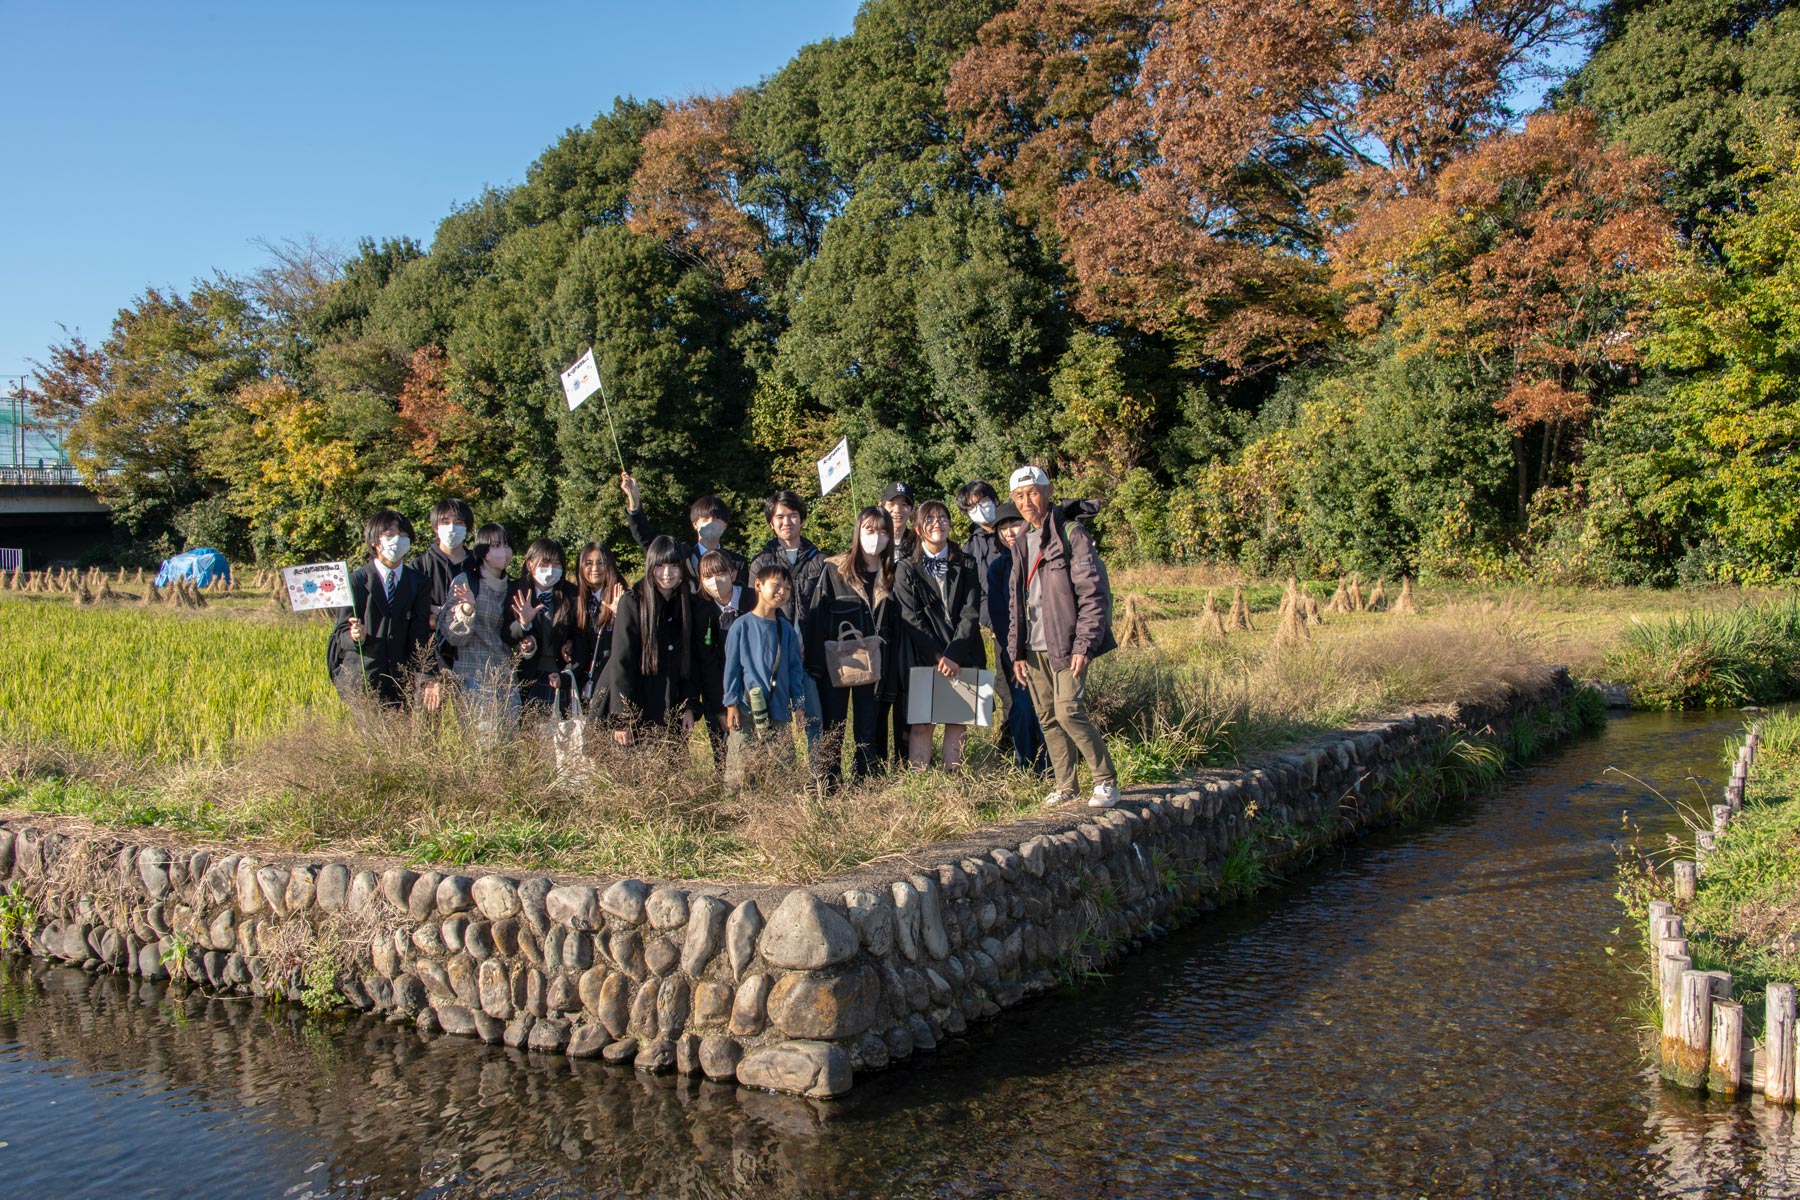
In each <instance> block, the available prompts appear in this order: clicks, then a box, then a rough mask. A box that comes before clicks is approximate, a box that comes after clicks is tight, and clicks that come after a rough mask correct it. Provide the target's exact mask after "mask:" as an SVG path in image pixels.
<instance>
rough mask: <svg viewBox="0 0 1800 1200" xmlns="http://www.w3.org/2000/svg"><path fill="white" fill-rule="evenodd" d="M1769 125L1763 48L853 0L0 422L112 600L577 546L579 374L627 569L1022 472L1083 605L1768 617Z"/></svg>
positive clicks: (1485, 7)
mask: <svg viewBox="0 0 1800 1200" xmlns="http://www.w3.org/2000/svg"><path fill="white" fill-rule="evenodd" d="M1577 60H1578V61H1579V62H1580V64H1581V65H1580V66H1579V67H1578V68H1576V69H1574V70H1572V71H1568V70H1561V69H1560V68H1559V64H1565V63H1568V62H1570V61H1577ZM1552 76H1555V84H1554V86H1553V87H1551V88H1550V90H1549V91H1548V93H1547V94H1545V96H1544V99H1543V100H1542V102H1541V103H1540V104H1537V105H1535V107H1534V110H1533V111H1531V112H1529V113H1527V112H1522V111H1519V107H1518V106H1519V105H1520V103H1521V99H1520V98H1521V97H1522V96H1524V95H1532V94H1535V92H1534V91H1533V89H1534V87H1535V86H1536V84H1537V83H1539V82H1541V81H1543V80H1545V79H1546V78H1550V77H1552ZM1797 110H1800V14H1796V13H1795V12H1794V11H1793V10H1792V9H1790V8H1789V7H1788V6H1787V5H1786V4H1784V3H1774V2H1751V0H1618V2H1615V3H1609V4H1605V5H1602V6H1600V7H1598V8H1593V7H1584V6H1582V5H1581V4H1578V3H1571V2H1569V0H1480V2H1476V0H1431V2H1427V0H1382V2H1377V0H1255V2H1254V3H1252V2H1250V0H1214V2H1213V3H1208V4H1204V5H1202V4H1198V3H1195V2H1194V0H1018V2H1017V3H1001V2H999V0H933V2H926V0H868V2H867V3H865V4H864V6H863V8H862V9H861V11H860V12H859V13H858V15H857V18H856V22H855V26H854V29H853V32H852V33H850V34H849V35H848V36H845V37H842V38H832V39H826V40H823V41H819V42H815V43H812V44H809V45H807V46H804V47H802V48H801V49H800V50H799V52H798V53H796V54H795V56H794V57H793V59H792V60H791V61H790V62H788V63H787V64H786V65H785V66H784V67H783V68H782V69H781V70H779V71H777V72H776V73H775V74H773V75H772V76H770V77H768V78H767V79H765V80H763V81H761V82H760V83H758V84H756V85H755V86H750V87H745V88H742V89H740V90H738V91H736V92H733V93H731V94H728V95H699V96H690V97H684V98H674V99H667V100H637V99H631V98H622V99H619V100H616V101H614V103H613V104H612V106H611V108H610V109H609V110H607V111H605V112H604V113H602V114H601V115H600V116H598V117H597V118H596V119H595V120H594V121H593V122H592V123H591V124H590V125H588V126H586V127H585V128H572V129H569V130H568V131H566V132H565V133H564V134H563V135H562V136H561V137H560V138H558V139H557V140H556V142H555V143H554V144H552V145H551V146H550V147H549V148H548V149H546V150H545V151H544V152H543V153H542V154H541V155H540V156H539V157H538V159H537V160H536V161H535V162H533V163H532V164H531V165H530V167H529V168H528V169H527V171H526V172H525V176H524V179H523V181H522V182H520V183H518V184H517V185H515V186H511V187H507V188H504V189H494V190H490V191H487V192H486V193H484V194H483V195H481V196H480V197H478V198H476V199H474V200H472V201H470V202H469V203H467V204H465V205H462V206H460V207H458V208H457V209H456V210H455V211H453V212H451V213H450V214H449V215H448V216H446V217H445V218H444V220H443V221H442V222H441V223H440V224H439V226H438V228H437V231H436V234H435V236H434V237H433V238H432V240H431V242H430V244H429V246H424V245H420V244H418V243H416V242H414V241H413V240H411V239H409V238H392V239H386V240H373V239H371V240H366V241H364V242H363V243H362V244H361V245H360V246H359V247H358V248H357V250H356V251H355V253H354V254H350V255H348V256H347V257H343V258H339V257H338V256H336V255H334V254H333V253H332V252H330V251H329V250H327V249H325V248H322V247H319V246H317V245H314V244H310V243H308V244H295V243H288V244H284V245H281V246H277V247H273V248H272V250H273V253H272V261H271V264H270V265H269V266H268V267H267V268H266V269H264V270H262V271H259V272H256V273H254V274H251V275H249V276H244V277H233V276H225V275H215V276H212V277H209V278H204V279H201V280H199V281H197V282H195V283H194V284H193V285H192V286H191V287H190V288H188V289H187V290H185V291H177V290H171V289H162V288H157V289H151V290H148V291H146V292H145V293H144V294H143V295H141V296H139V297H137V298H135V299H134V300H132V302H131V303H129V304H128V305H126V306H125V307H123V308H122V309H120V311H119V314H118V317H117V318H116V320H115V321H114V323H113V325H112V327H111V330H110V331H109V333H108V335H107V336H106V337H105V339H104V340H103V341H101V342H99V343H98V344H89V343H88V342H86V341H84V340H83V339H81V338H80V337H70V338H68V339H67V340H66V341H64V342H63V343H62V344H60V345H57V346H54V347H52V348H50V350H49V351H48V353H47V355H46V357H45V359H44V361H43V362H42V363H41V364H39V366H38V370H37V371H36V373H35V376H34V379H33V381H32V385H31V388H30V397H29V398H30V400H31V402H32V403H33V404H34V405H35V406H36V407H37V409H38V410H39V412H40V413H41V414H42V415H44V416H46V417H48V418H50V419H52V420H54V421H56V422H58V423H59V424H60V425H61V426H62V427H63V429H64V431H65V444H66V446H67V448H68V450H69V452H70V454H71V456H72V458H73V459H74V460H75V462H76V463H77V464H78V465H79V466H80V467H81V468H82V470H83V471H84V472H85V473H86V474H87V477H88V479H89V480H90V482H91V483H92V484H93V486H95V487H96V488H97V490H99V491H100V492H102V494H103V495H104V496H105V497H106V498H107V499H108V500H109V501H110V502H111V504H112V505H113V508H114V511H115V513H116V514H117V517H118V521H119V529H120V535H119V545H118V546H117V547H115V549H114V554H115V556H117V557H120V558H127V559H128V558H129V557H131V556H133V555H136V556H141V557H156V556H160V555H161V554H164V553H166V552H168V551H169V550H172V549H175V548H179V547H180V546H182V545H210V546H214V547H217V548H219V549H222V550H225V551H226V552H227V553H229V554H231V555H232V556H233V557H234V558H237V559H240V560H244V559H250V558H254V559H256V560H258V561H269V562H273V561H282V562H293V561H304V560H309V559H316V558H321V557H335V556H337V555H340V554H342V553H343V552H345V550H346V549H347V548H349V547H351V546H353V545H354V544H355V543H356V539H357V530H358V528H359V524H360V521H361V518H362V516H363V515H366V513H367V512H368V511H370V510H371V509H374V508H379V507H384V506H394V507H398V508H401V509H403V510H406V511H410V512H420V513H422V512H424V511H425V510H426V509H427V508H428V507H429V506H430V505H431V503H432V502H433V501H434V500H435V499H436V498H438V497H440V496H443V495H454V496H460V497H464V498H466V499H468V500H469V501H470V502H471V503H472V504H473V505H474V506H475V508H476V510H477V512H478V513H479V514H480V516H481V518H482V519H483V520H499V521H503V522H505V523H506V524H508V525H509V526H512V527H514V528H520V529H530V530H547V531H549V532H551V533H553V534H557V535H560V536H562V537H564V538H565V540H567V539H573V540H576V541H581V540H586V539H589V538H601V539H612V540H615V541H619V539H617V538H616V535H617V534H618V533H620V532H621V531H622V528H623V524H624V515H623V511H622V508H621V506H620V503H619V499H618V490H617V487H616V486H615V485H614V482H613V481H614V480H615V479H616V477H617V464H616V463H615V462H614V460H613V449H612V443H611V440H610V437H609V435H608V433H607V429H606V419H605V414H604V412H603V411H602V408H601V406H599V405H596V404H594V403H592V402H590V403H589V404H587V405H586V406H584V407H582V408H580V409H577V410H575V411H574V412H568V411H567V410H566V409H565V406H564V404H563V401H562V397H561V395H560V391H559V388H558V383H557V375H558V371H559V370H560V369H561V368H562V367H564V366H566V365H567V364H568V363H569V362H571V361H573V360H574V359H575V357H576V356H577V355H578V354H579V353H580V352H581V350H582V349H583V348H584V347H586V346H588V345H592V346H593V347H594V350H595V353H596V357H597V360H598V362H599V365H600V368H601V371H602V374H603V377H604V379H605V381H606V384H607V388H608V392H609V396H610V399H611V401H612V404H613V407H614V411H615V413H616V416H617V419H618V426H619V433H620V437H621V440H622V441H623V442H624V443H625V448H626V454H627V457H628V460H629V465H630V467H631V469H632V471H633V472H634V473H635V474H636V475H637V477H638V478H639V479H640V480H641V481H642V482H643V485H644V493H645V496H646V498H647V501H648V503H649V504H650V505H651V507H652V509H653V514H654V516H655V518H656V519H657V520H658V521H661V522H662V523H663V524H665V525H668V526H669V527H676V526H678V525H679V523H680V522H679V517H680V513H681V511H682V510H681V506H682V505H684V504H685V503H686V501H687V499H689V498H690V497H691V496H693V495H695V494H698V493H700V492H703V491H716V492H718V493H719V494H720V495H722V496H724V497H725V498H726V499H727V500H728V501H730V502H732V503H733V504H734V505H736V506H737V507H739V508H740V509H743V508H747V507H748V506H749V505H750V503H751V502H752V501H753V499H756V498H760V497H762V496H764V495H767V494H768V493H769V492H770V491H771V490H773V489H774V488H777V487H794V488H797V489H800V490H803V491H810V490H816V477H815V475H814V465H813V464H814V460H815V459H816V458H818V457H819V456H820V455H822V454H824V453H825V451H826V450H828V449H829V448H830V447H831V446H832V445H833V444H835V443H836V441H837V440H838V438H840V437H843V436H848V437H849V439H850V444H851V446H852V448H853V452H854V471H853V474H852V483H851V484H850V485H847V486H846V487H845V488H843V489H840V492H838V493H834V494H833V496H831V497H830V498H828V499H827V501H826V502H824V503H821V504H819V505H818V506H817V507H816V508H815V510H814V512H813V514H812V515H811V517H810V518H809V528H812V529H815V530H816V531H817V532H819V533H820V534H821V535H822V537H823V538H824V540H825V541H826V542H827V543H828V544H833V545H835V544H838V543H839V542H841V541H842V540H843V536H844V531H845V530H847V528H848V526H849V523H850V516H851V514H852V513H853V511H854V507H855V505H857V504H859V503H867V502H869V501H870V500H872V499H873V492H872V491H870V489H871V488H878V487H880V486H881V484H882V483H883V482H885V481H887V480H891V479H904V480H906V481H908V482H910V483H911V484H913V486H914V487H915V488H918V489H920V494H921V495H931V494H936V495H941V496H947V495H950V494H952V493H953V492H954V490H955V489H956V487H957V486H958V485H960V484H961V483H963V482H965V481H967V480H969V479H977V478H984V479H988V480H994V479H998V478H1001V477H1003V476H1004V475H1005V474H1006V473H1007V472H1008V471H1009V470H1010V469H1011V468H1012V467H1013V466H1015V465H1017V464H1018V463H1019V462H1022V461H1036V462H1042V463H1044V464H1046V465H1048V466H1051V467H1053V468H1054V470H1055V473H1056V477H1057V481H1058V490H1059V492H1060V493H1062V494H1067V495H1077V494H1079V495H1094V496H1103V497H1106V498H1107V499H1108V501H1109V503H1108V505H1107V507H1106V509H1105V511H1104V512H1103V513H1102V515H1101V517H1100V518H1098V520H1097V522H1096V529H1097V532H1098V533H1099V535H1100V536H1101V538H1102V540H1103V544H1104V546H1105V549H1106V552H1107V553H1108V555H1109V556H1111V557H1114V558H1115V559H1118V560H1121V561H1122V560H1139V561H1182V562H1185V561H1201V560H1205V561H1228V562H1234V563H1238V564H1241V565H1243V566H1244V567H1246V568H1248V569H1251V570H1254V571H1257V572H1274V571H1283V570H1295V571H1300V572H1303V573H1324V574H1332V573H1339V572H1346V571H1352V570H1357V571H1363V572H1367V573H1384V572H1385V573H1389V574H1394V573H1399V572H1402V571H1405V572H1410V573H1417V574H1422V575H1426V576H1437V577H1448V578H1483V579H1491V578H1503V577H1516V578H1537V579H1543V580H1551V581H1557V582H1570V583H1652V584H1658V585H1668V584H1673V583H1677V582H1684V583H1697V582H1702V581H1708V580H1717V581H1729V580H1740V581H1756V582H1762V581H1768V580H1772V579H1778V578H1787V577H1792V576H1794V575H1796V574H1800V557H1797V556H1800V505H1796V504H1795V503H1794V502H1793V501H1794V497H1795V495H1796V493H1800V454H1797V453H1796V450H1797V447H1800V126H1797V125H1796V112H1797ZM859 488H860V489H861V490H859ZM865 492H868V493H869V494H864V493H865ZM620 544H623V543H622V542H621V543H620Z"/></svg>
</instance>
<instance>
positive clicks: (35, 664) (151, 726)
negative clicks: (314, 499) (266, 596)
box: [0, 597, 341, 762]
mask: <svg viewBox="0 0 1800 1200" xmlns="http://www.w3.org/2000/svg"><path fill="white" fill-rule="evenodd" d="M329 628H330V625H329V624H328V623H326V622H324V621H322V620H319V619H316V618H315V619H306V618H302V617H297V616H294V615H291V614H284V613H275V612H271V611H267V609H266V608H264V609H263V610H262V611H258V610H257V608H256V607H255V606H253V605H251V604H249V603H247V602H238V603H235V604H233V603H229V602H221V601H216V600H215V601H213V602H212V603H211V604H210V605H209V607H207V608H206V609H202V610H197V611H194V610H171V609H166V608H161V607H158V608H138V607H135V606H130V605H97V606H82V607H77V606H75V605H73V604H72V603H70V602H68V601H67V600H65V599H63V598H60V597H42V598H39V597H20V598H17V599H8V600H4V601H0V662H4V664H5V669H4V670H3V671H0V741H9V742H33V743H41V744H48V745H51V746H55V747H58V748H62V749H66V750H71V751H75V752H78V753H84V754H118V755H129V756H138V757H142V758H145V759H150V760H154V761H157V762H176V761H180V760H183V759H220V758H223V757H228V756H233V755H237V754H240V753H244V752H246V751H248V750H249V749H250V748H251V747H253V746H255V745H256V744H257V743H258V742H260V741H262V740H264V739H266V738H267V737H268V736H269V735H271V734H274V733H278V732H281V731H283V730H286V729H290V728H293V727H294V726H295V725H296V724H298V723H300V722H301V721H303V720H305V719H306V718H308V717H310V716H314V715H318V714H324V713H329V712H332V711H334V710H338V709H340V708H341V705H340V703H339V701H338V698H337V693H336V692H335V691H333V690H332V687H331V684H330V681H329V680H327V679H326V677H325V640H326V635H327V631H328V630H329Z"/></svg>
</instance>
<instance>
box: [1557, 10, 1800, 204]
mask: <svg viewBox="0 0 1800 1200" xmlns="http://www.w3.org/2000/svg"><path fill="white" fill-rule="evenodd" d="M1599 27H1600V31H1601V40H1600V44H1599V46H1598V47H1597V48H1596V49H1595V51H1594V54H1593V57H1592V58H1590V59H1589V60H1588V62H1587V63H1586V65H1584V66H1583V67H1582V68H1581V70H1580V71H1579V72H1577V73H1576V75H1575V76H1574V78H1573V79H1571V80H1570V82H1569V84H1568V85H1567V87H1566V88H1564V89H1563V99H1564V101H1565V102H1573V103H1579V104H1584V105H1586V106H1588V107H1589V108H1591V109H1593V110H1594V111H1595V112H1596V113H1598V114H1600V116H1601V119H1602V123H1603V130H1604V132H1606V133H1607V134H1608V135H1609V136H1614V137H1618V138H1622V139H1623V140H1624V142H1625V144H1626V145H1628V146H1629V147H1630V148H1631V149H1632V150H1633V151H1634V152H1637V153H1640V154H1642V153H1648V154H1654V155H1656V156H1658V157H1659V158H1661V159H1663V160H1664V161H1665V162H1667V163H1669V164H1670V169H1671V176H1670V179H1669V183H1668V192H1667V202H1668V204H1669V207H1670V208H1671V209H1673V210H1674V211H1675V212H1676V213H1678V214H1679V215H1680V217H1681V219H1682V221H1683V223H1684V225H1685V227H1686V228H1687V229H1688V230H1689V231H1690V232H1699V233H1700V234H1701V235H1702V236H1705V230H1706V228H1707V227H1708V226H1710V224H1711V223H1712V221H1713V220H1714V219H1715V218H1716V216H1717V215H1718V214H1720V213H1723V212H1726V211H1728V210H1731V209H1734V208H1736V207H1738V205H1739V204H1740V202H1741V199H1742V187H1743V181H1742V179H1741V178H1740V172H1741V171H1742V169H1743V167H1744V166H1745V165H1746V164H1745V159H1744V157H1743V149H1744V148H1743V144H1742V137H1741V135H1742V133H1743V132H1744V131H1745V129H1746V128H1747V127H1748V123H1749V122H1750V121H1751V120H1752V119H1753V118H1754V117H1755V115H1756V114H1757V113H1758V112H1759V111H1760V112H1763V113H1765V114H1767V113H1769V112H1770V111H1772V110H1783V109H1785V110H1788V111H1792V110H1793V108H1794V107H1795V105H1796V104H1800V12H1796V11H1795V10H1793V9H1791V8H1789V7H1788V6H1787V5H1786V4H1785V3H1784V2H1782V0H1653V2H1648V3H1646V2H1641V0H1640V2H1635V3H1634V2H1630V0H1627V2H1623V3H1614V4H1611V5H1608V6H1607V7H1606V8H1604V9H1602V10H1601V13H1600V15H1599Z"/></svg>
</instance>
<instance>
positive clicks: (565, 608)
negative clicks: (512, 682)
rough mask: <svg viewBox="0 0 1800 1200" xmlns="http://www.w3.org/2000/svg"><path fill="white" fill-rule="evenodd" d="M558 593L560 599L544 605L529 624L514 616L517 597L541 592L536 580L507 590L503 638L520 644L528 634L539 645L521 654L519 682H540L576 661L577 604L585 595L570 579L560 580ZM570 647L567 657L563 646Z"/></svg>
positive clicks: (522, 581)
mask: <svg viewBox="0 0 1800 1200" xmlns="http://www.w3.org/2000/svg"><path fill="white" fill-rule="evenodd" d="M550 591H551V593H552V594H553V595H554V596H555V597H556V603H555V604H553V605H551V606H550V607H549V608H547V609H546V608H540V609H539V610H538V615H537V619H536V620H534V621H532V623H531V625H530V627H529V628H527V627H524V626H521V625H520V624H519V620H518V618H517V617H515V616H513V613H512V603H513V597H514V596H519V595H524V596H535V595H537V593H538V586H537V584H536V582H534V581H533V580H530V579H520V580H517V581H516V582H514V584H513V585H512V586H511V587H510V588H508V589H507V590H506V624H505V626H503V627H502V630H501V637H502V640H504V641H506V642H508V643H509V644H511V645H514V646H516V645H518V644H519V643H520V642H523V641H524V640H525V639H526V638H532V639H534V640H535V641H536V643H537V644H536V645H534V646H533V647H532V648H531V653H530V654H528V655H522V656H520V658H519V682H520V683H521V684H532V683H537V682H539V681H541V680H543V679H546V678H548V677H549V676H551V675H554V674H556V673H557V672H558V671H561V670H563V669H564V668H565V667H571V666H574V665H575V632H576V631H575V606H576V605H577V604H579V603H580V602H581V597H580V596H579V595H577V593H576V591H575V585H574V584H572V583H570V582H569V581H568V580H566V579H559V580H557V581H556V586H555V587H553V588H551V589H550ZM565 645H566V646H568V647H569V657H568V658H567V659H566V660H565V659H564V658H563V655H562V648H563V647H564V646H565Z"/></svg>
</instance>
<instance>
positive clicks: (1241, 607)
mask: <svg viewBox="0 0 1800 1200" xmlns="http://www.w3.org/2000/svg"><path fill="white" fill-rule="evenodd" d="M1225 628H1226V629H1227V630H1229V631H1230V632H1232V633H1247V632H1249V631H1250V630H1252V629H1254V628H1256V626H1254V625H1252V624H1251V623H1250V606H1249V605H1248V604H1245V603H1244V589H1243V588H1241V587H1234V588H1232V589H1231V612H1230V613H1229V614H1228V615H1227V616H1226V617H1225Z"/></svg>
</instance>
